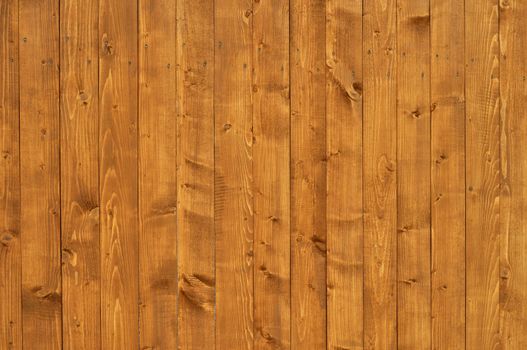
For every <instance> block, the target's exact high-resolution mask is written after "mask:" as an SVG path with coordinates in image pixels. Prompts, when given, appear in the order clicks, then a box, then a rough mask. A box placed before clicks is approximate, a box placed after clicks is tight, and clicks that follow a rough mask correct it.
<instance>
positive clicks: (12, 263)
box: [0, 0, 22, 349]
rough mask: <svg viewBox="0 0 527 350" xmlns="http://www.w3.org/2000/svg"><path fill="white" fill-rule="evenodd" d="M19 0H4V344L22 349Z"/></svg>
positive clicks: (0, 64) (0, 302) (0, 61)
mask: <svg viewBox="0 0 527 350" xmlns="http://www.w3.org/2000/svg"><path fill="white" fill-rule="evenodd" d="M18 102H19V99H18V0H9V1H3V2H2V3H0V147H1V149H0V151H1V152H2V155H1V156H2V157H1V158H0V348H2V349H22V310H21V303H20V295H21V294H20V293H21V291H20V283H21V281H20V275H21V257H20V254H21V252H20V178H19V175H20V173H19V167H20V164H19V104H18Z"/></svg>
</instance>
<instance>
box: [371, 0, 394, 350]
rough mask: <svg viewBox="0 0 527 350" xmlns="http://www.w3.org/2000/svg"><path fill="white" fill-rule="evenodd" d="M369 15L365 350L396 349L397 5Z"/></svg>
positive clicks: (375, 5) (378, 6) (379, 5)
mask: <svg viewBox="0 0 527 350" xmlns="http://www.w3.org/2000/svg"><path fill="white" fill-rule="evenodd" d="M363 13H364V16H363V26H364V34H363V36H364V42H363V45H364V48H363V61H364V73H363V75H364V100H363V104H364V122H363V123H364V125H363V137H364V146H363V147H364V149H363V171H364V175H363V176H364V348H365V349H396V348H397V328H396V327H397V325H396V323H397V306H396V305H397V295H396V293H397V285H396V280H397V245H396V243H397V174H396V159H397V154H396V147H397V143H396V142H397V140H396V130H397V105H396V99H397V93H396V78H397V76H396V73H397V72H396V54H395V52H396V43H397V38H396V24H397V22H396V1H395V0H388V1H386V2H384V1H380V0H377V1H367V2H364V11H363Z"/></svg>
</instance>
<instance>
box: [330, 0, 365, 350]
mask: <svg viewBox="0 0 527 350" xmlns="http://www.w3.org/2000/svg"><path fill="white" fill-rule="evenodd" d="M326 64H327V66H328V71H327V88H326V113H327V116H326V118H327V122H326V128H327V129H326V130H327V136H326V137H327V150H326V152H327V159H328V160H327V191H328V192H327V285H328V288H327V290H328V292H327V293H328V296H327V332H328V334H327V337H328V340H327V342H328V348H329V349H363V217H362V1H360V0H353V1H347V0H346V1H343V0H330V1H327V2H326Z"/></svg>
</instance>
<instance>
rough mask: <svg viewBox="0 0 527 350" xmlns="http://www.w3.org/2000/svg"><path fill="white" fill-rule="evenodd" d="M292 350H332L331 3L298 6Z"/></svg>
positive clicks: (300, 0) (294, 29) (297, 2)
mask: <svg viewBox="0 0 527 350" xmlns="http://www.w3.org/2000/svg"><path fill="white" fill-rule="evenodd" d="M290 6H291V8H290V11H291V15H290V16H291V17H290V18H291V36H290V50H291V245H292V246H291V324H292V329H291V348H292V349H323V348H326V338H327V337H326V163H327V158H326V99H325V95H326V90H325V87H326V86H325V85H326V81H325V80H326V57H325V56H326V51H325V43H326V36H325V32H326V23H325V17H326V16H325V11H326V7H325V1H323V0H292V1H291V2H290Z"/></svg>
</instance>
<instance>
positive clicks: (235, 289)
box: [214, 0, 254, 350]
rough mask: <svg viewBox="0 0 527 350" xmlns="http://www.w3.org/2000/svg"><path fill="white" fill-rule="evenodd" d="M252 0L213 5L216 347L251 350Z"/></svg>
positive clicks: (223, 2)
mask: <svg viewBox="0 0 527 350" xmlns="http://www.w3.org/2000/svg"><path fill="white" fill-rule="evenodd" d="M252 16H253V12H252V2H251V1H249V0H225V1H221V2H216V3H215V6H214V32H215V46H216V47H215V60H214V74H215V78H214V112H215V129H214V135H215V174H214V181H215V184H214V197H215V198H214V200H215V203H214V204H215V206H214V220H215V236H216V348H217V349H219V350H228V349H252V348H253V339H254V330H253V307H254V305H253V300H254V295H253V287H254V285H253V281H254V279H253V265H254V262H253V257H254V252H253V239H254V236H253V216H254V213H253V191H252V190H253V171H252V169H253V156H252V153H253V151H252V144H253V134H252V128H253V125H252V98H251V97H252V95H251V89H252V86H251V78H252V69H253V63H252V45H251V43H252V28H253V18H252Z"/></svg>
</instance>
